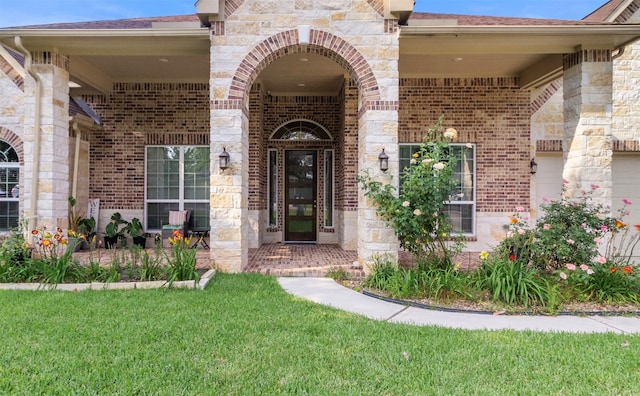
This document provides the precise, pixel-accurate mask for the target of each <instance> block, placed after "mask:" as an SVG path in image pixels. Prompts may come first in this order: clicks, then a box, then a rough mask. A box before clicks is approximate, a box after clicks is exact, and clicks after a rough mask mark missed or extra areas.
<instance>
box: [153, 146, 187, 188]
mask: <svg viewBox="0 0 640 396" xmlns="http://www.w3.org/2000/svg"><path fill="white" fill-rule="evenodd" d="M179 150H180V148H179V147H147V199H178V198H179V197H180V195H179V194H180V151H179Z"/></svg>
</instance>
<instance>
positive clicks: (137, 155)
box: [83, 83, 209, 211]
mask: <svg viewBox="0 0 640 396" xmlns="http://www.w3.org/2000/svg"><path fill="white" fill-rule="evenodd" d="M83 99H84V100H85V101H86V102H87V103H88V104H89V105H91V107H92V108H93V109H94V110H95V111H96V113H97V114H98V115H99V116H100V117H101V119H102V123H103V125H104V127H103V129H102V131H101V132H99V133H95V134H93V135H92V136H91V137H90V147H91V152H90V157H91V166H90V169H89V171H90V173H91V183H90V193H89V195H90V197H92V198H100V205H101V208H104V209H135V210H140V211H141V210H142V209H143V207H144V178H145V175H144V169H145V168H144V167H145V163H144V158H145V146H146V145H195V144H199V145H208V144H209V87H208V85H207V84H136V83H118V84H115V86H114V90H113V91H112V92H111V93H110V94H109V95H108V96H103V95H95V96H85V97H83Z"/></svg>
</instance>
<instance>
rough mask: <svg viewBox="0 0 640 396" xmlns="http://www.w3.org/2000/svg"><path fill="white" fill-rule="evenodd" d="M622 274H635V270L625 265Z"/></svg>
mask: <svg viewBox="0 0 640 396" xmlns="http://www.w3.org/2000/svg"><path fill="white" fill-rule="evenodd" d="M622 272H624V273H625V274H627V275H629V274H633V268H631V267H630V266H628V265H625V266H624V267H622Z"/></svg>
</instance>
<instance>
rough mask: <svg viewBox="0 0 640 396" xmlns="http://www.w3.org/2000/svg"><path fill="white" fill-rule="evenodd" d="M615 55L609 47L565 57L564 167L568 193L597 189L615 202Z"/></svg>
mask: <svg viewBox="0 0 640 396" xmlns="http://www.w3.org/2000/svg"><path fill="white" fill-rule="evenodd" d="M612 70H613V67H612V59H611V51H609V50H580V51H578V52H576V53H574V54H567V55H565V57H564V147H563V150H564V171H563V178H564V179H565V180H567V181H568V182H569V183H568V184H567V185H566V187H567V195H568V197H576V196H579V195H581V191H583V190H584V191H590V190H591V189H592V188H591V186H598V188H597V189H596V190H595V191H594V192H593V193H594V199H596V200H597V201H598V202H599V203H601V204H603V205H610V204H611V197H612V177H611V164H612V155H613V150H612V149H613V146H612V139H611V109H612V81H613V77H612V76H613V74H612Z"/></svg>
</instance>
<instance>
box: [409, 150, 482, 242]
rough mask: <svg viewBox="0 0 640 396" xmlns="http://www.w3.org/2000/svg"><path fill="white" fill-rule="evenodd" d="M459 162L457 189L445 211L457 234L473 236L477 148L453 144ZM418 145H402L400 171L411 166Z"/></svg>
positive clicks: (455, 174) (456, 169)
mask: <svg viewBox="0 0 640 396" xmlns="http://www.w3.org/2000/svg"><path fill="white" fill-rule="evenodd" d="M450 147H451V150H452V151H453V152H454V154H455V156H456V158H458V162H457V163H456V164H455V167H454V171H453V178H454V179H455V180H456V188H455V190H454V191H453V194H452V195H451V197H450V198H451V199H450V201H449V203H448V204H447V205H446V206H445V208H444V210H445V211H446V212H447V213H448V214H449V217H450V218H451V221H452V222H453V228H454V230H456V231H457V232H462V233H464V234H469V235H473V234H474V233H475V212H476V211H475V206H476V202H475V201H476V199H475V196H476V194H475V175H476V170H475V164H476V161H475V146H474V145H464V144H452V145H450ZM419 149H420V145H418V144H402V145H400V170H401V171H402V170H403V169H405V168H408V167H410V166H411V158H412V157H411V156H412V155H413V154H414V153H416V152H418V151H419Z"/></svg>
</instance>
